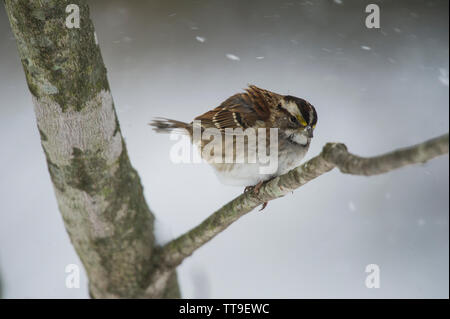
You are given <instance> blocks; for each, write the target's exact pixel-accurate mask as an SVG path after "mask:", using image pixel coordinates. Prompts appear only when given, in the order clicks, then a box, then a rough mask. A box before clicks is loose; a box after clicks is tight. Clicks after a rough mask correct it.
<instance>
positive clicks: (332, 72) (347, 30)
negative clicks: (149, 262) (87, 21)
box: [0, 0, 449, 298]
mask: <svg viewBox="0 0 450 319" xmlns="http://www.w3.org/2000/svg"><path fill="white" fill-rule="evenodd" d="M373 2H375V3H378V4H379V5H380V7H381V25H382V28H381V29H380V30H368V29H366V28H365V27H364V19H365V13H364V8H365V5H366V4H368V3H373ZM91 9H92V18H93V20H94V23H95V26H96V29H97V35H98V38H99V42H100V46H101V48H102V52H103V56H104V60H105V63H106V66H107V68H108V72H109V80H110V84H111V89H112V93H113V96H114V99H115V103H116V107H117V111H118V116H119V120H120V122H121V125H122V130H123V134H124V136H125V138H126V142H127V145H128V150H129V154H130V157H131V160H132V163H133V165H134V167H136V169H137V170H138V171H139V174H140V176H141V178H142V182H143V185H144V187H145V195H146V198H147V200H148V202H149V205H150V207H151V208H152V209H153V211H154V212H155V214H156V217H157V220H158V223H157V225H156V227H157V233H158V236H159V240H160V241H161V242H163V241H166V240H168V239H170V238H171V237H173V236H176V235H179V234H181V233H183V232H185V231H187V230H188V229H190V228H191V227H193V226H195V225H196V224H198V223H199V222H200V221H201V220H203V219H204V218H205V217H207V216H208V215H209V214H210V213H212V212H213V211H214V210H215V209H217V208H219V207H220V206H221V205H223V204H225V203H226V202H227V201H229V200H230V199H232V198H233V197H235V196H236V195H238V194H239V193H240V192H241V191H242V189H240V188H233V187H226V186H222V185H220V184H219V182H218V180H217V179H216V177H215V176H214V174H213V172H212V170H211V169H210V168H209V167H207V166H205V165H199V164H195V165H194V164H193V165H188V164H184V165H175V164H172V163H171V162H170V160H169V149H170V146H171V145H172V144H171V142H170V141H169V139H168V136H166V135H156V134H155V133H154V132H152V131H151V130H150V128H149V127H148V126H147V125H146V124H147V122H149V121H150V120H151V119H152V118H153V117H155V116H166V117H173V118H177V119H181V120H186V121H189V120H191V119H192V118H193V117H194V116H196V115H198V114H200V113H202V112H205V111H207V110H208V109H210V108H212V107H215V106H217V105H218V104H219V103H220V102H221V101H223V100H224V99H225V98H226V97H228V96H230V95H232V94H234V93H236V92H238V91H240V90H241V89H242V88H244V87H245V86H246V84H247V83H254V84H257V85H259V86H261V87H263V88H267V89H270V90H273V91H275V92H279V93H290V94H292V95H297V96H300V97H303V98H306V99H308V100H310V101H311V102H312V103H313V104H314V105H315V106H316V108H317V110H318V114H319V123H318V126H317V129H316V137H315V139H314V141H313V145H312V147H311V149H310V152H309V154H308V158H310V157H312V156H314V155H315V154H317V153H318V152H320V149H321V147H322V146H323V145H324V144H325V143H326V142H328V141H341V142H344V143H346V144H347V146H348V147H349V149H350V150H351V151H352V152H354V153H356V154H360V155H376V154H380V153H382V152H386V151H389V150H391V149H393V148H397V147H401V146H407V145H410V144H414V143H418V142H421V141H423V140H426V139H428V138H431V137H434V136H437V135H440V134H443V133H445V132H447V131H448V129H449V121H448V116H449V108H448V102H449V89H448V81H449V80H448V69H449V66H448V57H449V50H448V48H449V45H448V35H449V34H448V1H434V0H433V1H395V2H394V1H349V0H341V1H331V0H330V1H325V0H322V1H313V0H310V1H288V2H282V1H237V0H236V1H214V0H198V1H186V0H179V1H167V0H152V1H137V0H135V1H129V0H128V1H125V0H122V1H111V0H108V1H91ZM197 36H199V37H203V38H205V39H206V41H205V42H203V43H202V42H199V41H198V40H196V37H197ZM366 47H368V48H370V50H368V48H366ZM226 54H234V55H236V56H238V57H239V58H240V61H232V60H230V59H228V58H227V57H226ZM257 57H264V58H263V59H257ZM0 71H1V73H0V97H1V99H0V106H1V107H0V145H1V156H0V174H1V179H0V196H1V197H0V199H1V200H0V273H1V278H2V281H3V297H6V298H17V297H26V298H28V297H39V298H41V297H62V298H67V297H75V298H85V297H87V296H88V294H87V289H86V278H85V277H84V274H83V277H82V281H81V283H82V288H81V289H67V288H65V273H64V268H65V266H66V265H67V264H71V263H75V264H80V261H79V259H78V257H77V256H76V254H75V252H74V250H73V248H72V246H71V244H70V242H69V238H68V236H67V234H66V232H65V230H64V227H63V223H62V220H61V216H60V214H59V212H58V210H57V206H56V201H55V198H54V195H53V189H52V185H51V182H50V178H49V175H48V172H47V166H46V162H45V158H44V154H43V152H42V149H41V146H40V140H39V134H38V131H37V129H36V123H35V117H34V114H33V109H32V104H31V97H30V94H29V92H28V89H27V86H26V83H25V78H24V74H23V71H22V68H21V65H20V61H19V59H18V55H17V50H16V44H15V41H14V39H13V37H12V34H11V31H10V28H9V24H8V21H7V18H6V15H5V12H4V8H1V9H0ZM448 164H449V163H448V156H444V157H442V158H439V159H437V160H434V161H432V162H430V163H428V164H426V165H423V166H416V167H408V168H404V169H400V170H398V171H395V172H392V173H389V174H386V175H383V176H379V177H371V178H364V177H354V176H349V175H343V174H340V173H339V172H337V171H333V172H332V173H329V174H326V175H324V176H321V177H320V178H318V179H317V180H314V181H312V182H311V183H310V184H308V185H306V186H305V187H303V188H301V189H299V190H297V191H296V192H295V193H294V194H293V195H288V196H286V197H285V198H282V199H279V200H276V201H273V202H271V203H269V206H268V207H267V209H266V210H265V211H264V212H263V213H258V212H257V211H255V212H252V213H250V214H249V215H246V216H245V217H243V218H242V219H240V220H239V221H238V222H237V223H235V224H233V225H232V226H231V227H230V228H229V229H227V230H226V231H225V232H224V233H222V234H220V235H219V236H218V237H217V238H215V239H214V240H213V241H212V242H210V243H208V244H207V245H205V246H204V247H203V248H201V249H200V250H199V251H197V252H196V253H195V254H194V256H193V257H191V258H189V259H188V260H186V261H185V262H184V263H183V264H182V265H181V267H179V270H178V274H179V280H180V284H181V290H182V293H183V296H184V297H189V298H191V297H205V298H208V297H213V298H216V297H224V298H228V297H235V298H240V297H245V298H249V297H255V298H259V297H264V298H316V297H325V298H335V297H339V298H347V297H355V298H358V297H361V298H381V297H385V298H392V297H401V298H410V297H414V298H418V297H420V298H421V297H425V298H430V297H438V298H448V296H449V286H448V285H449V284H448V283H449V275H448V274H449V224H448V210H449V198H448V191H449V170H448ZM371 263H376V264H378V265H379V266H380V267H381V288H380V289H367V288H366V287H365V285H364V280H365V276H366V274H365V272H364V270H365V266H366V265H367V264H371ZM80 265H81V264H80Z"/></svg>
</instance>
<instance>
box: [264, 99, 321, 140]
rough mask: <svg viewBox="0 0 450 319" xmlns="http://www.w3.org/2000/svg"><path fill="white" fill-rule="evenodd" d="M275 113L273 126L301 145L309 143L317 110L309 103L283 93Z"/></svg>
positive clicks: (315, 121)
mask: <svg viewBox="0 0 450 319" xmlns="http://www.w3.org/2000/svg"><path fill="white" fill-rule="evenodd" d="M275 113H276V114H275V117H274V119H273V120H274V122H275V123H274V126H276V127H278V128H280V130H282V131H284V132H285V134H286V135H287V136H288V137H289V138H290V139H291V141H292V142H295V143H298V144H302V145H304V144H307V143H309V141H310V139H311V138H312V137H313V132H314V129H315V127H316V124H317V112H316V109H315V108H314V106H312V105H311V103H309V102H308V101H306V100H304V99H301V98H298V97H295V96H291V95H285V96H283V97H282V98H281V100H280V103H279V104H278V105H277V110H276V112H275Z"/></svg>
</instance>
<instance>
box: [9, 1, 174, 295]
mask: <svg viewBox="0 0 450 319" xmlns="http://www.w3.org/2000/svg"><path fill="white" fill-rule="evenodd" d="M68 4H77V5H78V6H79V8H80V18H81V19H80V20H81V21H80V28H72V29H69V28H67V27H66V25H65V20H66V17H67V15H68V13H66V11H65V9H66V6H67V5H68ZM5 5H6V11H7V13H8V17H9V20H10V23H11V27H12V30H13V33H14V36H15V38H16V40H17V46H18V50H19V54H20V58H21V61H22V64H23V68H24V71H25V75H26V80H27V83H28V87H29V89H30V92H31V94H32V99H33V103H34V110H35V113H36V119H37V126H38V129H39V132H40V135H41V142H42V147H43V149H44V152H45V156H46V159H47V164H48V169H49V172H50V176H51V179H52V182H53V185H54V189H55V194H56V199H57V201H58V207H59V210H60V212H61V214H62V217H63V219H64V224H65V226H66V229H67V232H68V234H69V236H70V239H71V241H72V244H73V245H74V247H75V249H76V251H77V253H78V255H79V256H80V259H81V261H82V262H83V265H84V267H85V268H86V271H87V274H88V277H89V288H90V294H91V296H93V297H162V296H165V297H178V296H179V291H178V284H177V280H176V277H175V276H176V275H175V272H171V273H170V274H169V275H168V276H166V277H167V278H165V280H163V281H162V282H160V283H159V285H158V289H153V290H152V291H151V294H148V293H147V292H146V291H147V289H148V287H149V285H151V282H150V280H151V278H152V272H153V271H154V263H153V259H152V255H153V248H154V245H155V244H154V238H153V215H152V213H151V211H150V209H149V208H148V206H147V204H146V202H145V199H144V196H143V192H142V186H141V183H140V180H139V177H138V174H137V173H136V171H135V170H134V169H133V167H132V166H131V164H130V160H129V158H128V154H127V150H126V146H125V143H124V140H123V138H122V134H121V131H120V127H119V122H118V120H117V116H116V112H115V109H114V104H113V99H112V96H111V92H110V90H109V85H108V80H107V77H106V68H105V66H104V64H103V60H102V57H101V53H100V48H99V46H98V44H97V43H96V36H95V34H94V26H93V24H92V22H91V20H90V18H89V8H88V5H87V4H86V1H83V0H76V1H75V0H71V1H60V0H47V1H29V0H6V1H5Z"/></svg>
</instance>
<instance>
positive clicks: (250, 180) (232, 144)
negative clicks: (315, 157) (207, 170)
mask: <svg viewBox="0 0 450 319" xmlns="http://www.w3.org/2000/svg"><path fill="white" fill-rule="evenodd" d="M245 91H246V92H244V93H238V94H235V95H233V96H231V97H230V98H228V99H227V100H226V101H225V102H223V103H222V104H220V106H218V107H216V108H215V109H213V110H211V111H208V112H206V113H204V114H202V115H200V116H197V117H196V118H195V119H194V121H193V122H191V123H185V122H180V121H176V120H170V119H165V118H159V119H156V120H154V121H153V122H152V123H150V125H151V126H153V127H154V130H155V131H157V132H172V131H174V130H180V129H182V130H183V131H184V132H186V133H187V134H189V136H190V137H191V140H192V142H193V143H194V144H195V145H197V146H198V147H199V148H200V150H201V154H202V158H203V159H204V160H206V161H207V162H208V163H209V164H211V165H212V166H213V167H214V170H215V172H216V173H217V175H218V177H219V179H220V180H221V181H222V182H223V183H224V184H230V185H239V186H249V185H257V186H256V187H255V189H256V191H258V190H259V187H260V186H261V184H262V182H264V181H266V180H269V179H271V178H273V177H275V176H278V175H281V174H284V173H286V172H288V171H289V170H291V169H292V168H294V167H296V166H298V165H299V164H300V161H301V160H302V159H303V157H304V156H305V154H306V152H307V151H308V148H309V145H310V142H311V138H312V137H313V130H314V128H315V126H316V123H317V113H316V110H315V109H314V107H313V106H312V105H311V104H310V103H309V102H307V101H305V100H303V99H301V98H297V97H294V96H290V95H280V94H277V93H273V92H270V91H267V90H263V89H260V88H258V87H256V86H254V85H250V86H249V87H248V88H247V89H246V90H245ZM196 129H198V132H199V133H201V134H202V136H201V137H196ZM271 129H272V130H271ZM214 130H216V131H217V134H216V137H217V136H218V137H219V139H218V140H219V142H220V145H219V146H218V147H217V143H216V144H215V145H213V147H212V146H208V144H211V142H212V140H213V139H214V136H213V135H214V132H213V131H214ZM251 131H253V132H255V133H254V134H253V137H255V138H253V137H252V134H251ZM227 135H231V136H232V137H231V138H227ZM274 135H275V136H274ZM240 136H241V137H242V138H240ZM260 136H262V137H261V139H260V138H259V137H260ZM255 140H257V142H256V143H253V142H254V141H255ZM261 141H262V142H265V143H264V144H261V143H260V142H261ZM216 142H217V139H216ZM240 142H243V146H244V147H240V146H238V145H239V143H240ZM261 145H262V146H261ZM274 150H275V153H276V158H275V160H276V162H277V163H276V164H277V165H276V167H275V169H273V170H271V171H268V170H267V169H266V170H261V168H263V167H267V165H268V163H267V158H266V161H265V162H264V161H261V160H260V157H264V155H267V152H268V153H270V152H272V153H273V151H274ZM259 151H261V153H259ZM229 154H231V156H229ZM255 154H258V159H257V160H256V161H255V157H256V156H254V155H255ZM227 156H228V157H227Z"/></svg>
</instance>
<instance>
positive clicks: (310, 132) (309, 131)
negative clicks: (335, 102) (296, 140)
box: [305, 125, 314, 138]
mask: <svg viewBox="0 0 450 319" xmlns="http://www.w3.org/2000/svg"><path fill="white" fill-rule="evenodd" d="M305 133H306V136H307V137H309V138H313V137H314V135H313V128H312V127H311V125H308V126H307V127H305Z"/></svg>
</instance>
